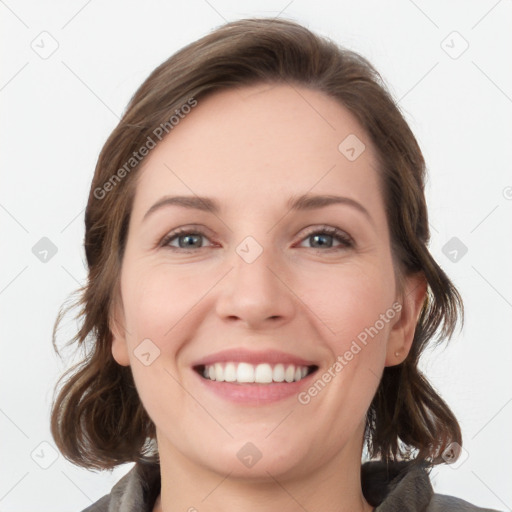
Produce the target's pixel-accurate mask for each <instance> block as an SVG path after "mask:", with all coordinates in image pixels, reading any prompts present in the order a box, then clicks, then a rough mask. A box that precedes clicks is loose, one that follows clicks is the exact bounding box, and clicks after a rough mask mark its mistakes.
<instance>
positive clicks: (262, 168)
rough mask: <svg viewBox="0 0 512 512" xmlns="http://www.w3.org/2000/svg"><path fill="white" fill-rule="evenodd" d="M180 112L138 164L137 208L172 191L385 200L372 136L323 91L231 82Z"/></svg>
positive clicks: (268, 198)
mask: <svg viewBox="0 0 512 512" xmlns="http://www.w3.org/2000/svg"><path fill="white" fill-rule="evenodd" d="M180 117H181V118H180V120H179V123H177V124H176V125H174V127H173V128H172V130H171V131H170V133H169V135H167V136H166V137H165V138H163V140H162V141H161V142H158V143H157V144H156V147H155V148H154V149H152V150H151V152H150V153H149V154H148V156H147V157H146V158H145V160H144V162H143V164H142V166H141V168H140V169H139V171H138V172H139V176H138V183H137V191H136V196H135V204H134V210H139V209H141V208H147V207H149V206H150V204H152V203H153V202H154V201H155V200H156V199H157V198H158V197H160V196H161V195H163V194H166V193H177V194H186V195H191V194H197V195H202V196H211V197H216V198H219V200H220V201H221V202H222V201H226V200H229V201H231V202H233V203H237V204H238V207H239V208H243V207H244V206H248V205H249V204H250V203H251V202H252V201H254V203H258V204H259V205H260V206H261V207H262V206H263V205H264V204H267V205H269V207H270V205H272V204H274V205H275V204H276V203H277V202H281V203H282V204H283V205H284V204H285V202H286V200H287V198H288V197H289V196H290V195H294V194H295V195H297V194H303V193H306V192H310V193H318V194H321V193H323V194H328V193H334V192H339V193H344V194H345V195H352V196H353V197H354V199H356V198H357V200H359V201H362V202H365V201H366V202H370V203H371V202H375V201H376V200H378V197H377V196H378V195H379V181H378V171H377V158H376V154H375V152H374V148H373V146H372V144H371V142H370V140H369V136H368V135H367V134H366V132H365V131H364V130H363V128H362V127H361V126H360V124H359V123H358V122H357V120H356V118H355V117H354V116H353V115H352V114H351V113H350V112H349V111H348V109H346V108H345V107H344V106H343V105H341V104H340V103H339V102H338V101H337V100H336V99H333V98H331V97H329V96H327V95H325V94H324V93H322V92H319V91H316V90H311V89H307V88H305V87H299V86H295V85H294V86H290V85H275V84H271V85H269V84H259V85H255V86H249V87H242V88H236V89H234V88H231V89H227V90H223V91H221V92H216V93H214V94H212V95H211V96H208V97H206V98H205V99H200V100H198V104H197V106H196V107H194V108H193V109H191V111H190V112H189V113H188V114H187V115H183V116H180ZM261 201H263V202H261ZM253 206H254V205H253ZM137 213H138V214H139V215H141V212H137Z"/></svg>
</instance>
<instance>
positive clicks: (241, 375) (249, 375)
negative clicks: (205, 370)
mask: <svg viewBox="0 0 512 512" xmlns="http://www.w3.org/2000/svg"><path fill="white" fill-rule="evenodd" d="M215 366H217V365H215ZM236 380H237V382H254V366H253V365H252V364H247V363H240V364H239V365H238V368H237V370H236Z"/></svg>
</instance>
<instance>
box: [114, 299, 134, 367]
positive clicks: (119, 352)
mask: <svg viewBox="0 0 512 512" xmlns="http://www.w3.org/2000/svg"><path fill="white" fill-rule="evenodd" d="M109 328H110V332H111V333H112V356H113V357H114V359H115V360H116V362H117V363H119V364H120V365H121V366H130V358H129V357H128V345H127V341H126V328H125V318H124V308H123V306H122V303H121V300H119V299H118V298H117V297H116V299H115V300H114V304H113V307H112V310H111V312H110V315H109Z"/></svg>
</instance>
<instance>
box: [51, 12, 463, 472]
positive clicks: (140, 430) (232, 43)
mask: <svg viewBox="0 0 512 512" xmlns="http://www.w3.org/2000/svg"><path fill="white" fill-rule="evenodd" d="M258 83H268V84H278V83H282V84H289V85H291V86H293V87H295V86H302V87H308V88H311V89H314V90H317V91H320V92H323V93H325V94H326V95H328V96H329V97H332V98H334V99H335V100H336V101H338V102H339V103H340V104H342V105H343V106H344V107H346V108H347V109H348V110H349V111H350V112H351V113H352V114H353V115H354V116H355V117H356V119H357V120H358V121H359V123H360V124H361V125H362V127H363V128H364V129H365V131H366V133H367V135H368V136H369V137H370V140H371V141H372V143H373V145H374V147H375V148H376V153H377V155H378V159H379V173H380V179H381V183H382V190H383V196H384V200H385V205H386V214H387V220H388V225H389V229H390V239H391V246H392V253H393V258H394V262H395V267H396V268H395V271H396V275H397V279H398V282H401V276H405V275H408V274H410V273H417V272H419V273H422V274H423V275H424V276H425V278H426V281H427V283H428V287H427V297H426V300H425V303H424V304H423V308H422V310H421V314H420V317H419V319H418V323H417V326H416V330H415V334H414V340H413V343H412V347H411V350H410V352H409V354H408V356H407V358H406V359H405V361H404V362H403V363H402V364H399V365H396V366H391V367H386V368H384V373H383V376H382V379H381V382H380V384H379V387H378V390H377V392H376V394H375V396H374V398H373V400H372V403H371V405H370V407H369V409H368V412H367V415H366V430H365V440H366V442H367V446H368V450H369V455H370V457H371V458H382V459H384V460H387V461H390V460H397V459H406V460H411V461H412V460H415V461H428V462H430V463H431V464H439V463H442V462H443V460H444V459H443V456H442V454H443V451H444V450H445V449H446V448H447V446H448V445H449V444H450V443H452V442H457V443H459V445H461V444H462V436H461V431H460V427H459V424H458V422H457V419H456V418H455V416H454V414H453V413H452V411H451V410H450V408H449V407H448V405H447V404H446V403H445V402H444V401H443V400H442V398H441V397H440V396H439V395H438V393H437V392H436V391H435V390H434V389H433V388H432V387H431V385H430V384H429V383H428V381H427V380H426V379H425V377H424V376H423V374H422V373H421V372H420V371H419V369H418V361H419V358H420V355H421V353H422V352H423V350H424V348H425V347H426V345H427V344H428V343H429V342H431V341H434V342H436V343H439V342H441V341H443V340H448V339H449V338H450V337H451V336H452V334H453V332H454V329H455V327H456V323H457V320H458V319H459V318H460V319H461V320H462V314H463V304H462V300H461V298H460V295H459V294H458V292H457V290H456V288H455V287H454V286H453V285H452V283H451V282H450V280H449V278H448V277H447V276H446V274H445V273H444V272H443V270H442V269H441V268H440V267H439V265H438V264H437V263H436V261H435V260H434V259H433V257H432V256H431V254H430V252H429V250H428V248H427V246H428V243H429V238H430V233H429V224H428V217H427V208H426V202H425V195H424V179H425V162H424V158H423V156H422V153H421V150H420V148H419V146H418V143H417V141H416V139H415V137H414V135H413V133H412V132H411V130H410V128H409V126H408V125H407V123H406V121H405V120H404V118H403V116H402V114H401V112H400V110H399V108H398V107H397V105H396V104H395V102H394V101H393V99H392V97H391V95H390V93H389V92H388V90H387V88H386V86H385V84H384V83H383V81H382V78H381V77H380V75H379V74H378V73H377V71H376V70H375V69H374V68H373V66H372V65H371V64H370V63H369V62H368V61H367V60H366V59H364V58H363V57H361V56H360V55H358V54H357V53H355V52H352V51H349V50H347V49H344V48H341V47H340V46H338V45H337V44H335V43H334V42H333V41H331V40H329V39H327V38H323V37H319V36H317V35H315V34H313V33H312V32H310V31H309V30H308V29H306V28H305V27H303V26H301V25H299V24H296V23H295V22H292V21H287V20H283V19H265V18H259V19H245V20H239V21H235V22H231V23H227V24H226V25H224V26H222V27H220V28H218V29H217V30H215V31H213V32H212V33H210V34H208V35H206V36H205V37H203V38H201V39H199V40H198V41H196V42H193V43H191V44H189V45H188V46H186V47H184V48H183V49H181V50H180V51H178V52H177V53H176V54H174V55H173V56H171V57H170V58H169V59H168V60H166V61H165V62H164V63H163V64H161V65H160V66H158V67H157V68H156V69H155V70H154V71H153V72H152V73H151V74H150V76H149V77H148V78H147V79H146V80H145V82H144V83H143V84H142V85H141V86H140V88H139V89H138V90H137V92H136V93H135V95H134V96H133V98H132V99H131V101H130V102H129V104H128V107H127V109H126V111H125V113H124V115H123V117H122V119H121V120H120V122H119V124H118V125H117V126H116V128H115V129H114V131H113V132H112V134H111V135H110V137H109V138H108V140H107V141H106V143H105V145H104V146H103V149H102V151H101V153H100V155H99V158H98V162H97V165H96V169H95V173H94V177H93V180H92V184H91V189H90V194H89V199H88V203H87V209H86V212H85V240H84V247H85V253H86V257H87V264H88V280H87V283H86V285H84V286H83V287H82V288H80V289H79V290H77V293H78V294H79V298H78V300H77V301H76V303H75V304H73V305H72V306H74V305H79V306H80V307H81V310H80V313H79V317H80V319H81V320H82V322H81V325H80V329H79V331H78V333H77V334H76V335H75V336H74V338H73V339H72V340H71V341H70V342H69V343H68V344H72V343H75V342H77V344H78V346H80V347H82V349H83V350H84V355H83V359H82V361H81V362H80V363H78V364H77V365H75V366H73V367H72V368H70V369H69V370H68V371H67V372H66V373H65V374H64V375H63V376H62V377H61V379H60V380H59V383H60V382H63V386H62V388H61V389H60V391H59V393H58V396H57V397H56V399H55V396H54V402H53V405H52V412H51V432H52V435H53V437H54V439H55V442H56V444H57V446H58V448H59V449H60V451H61V452H62V453H63V455H64V456H65V457H66V458H67V459H69V460H70V461H72V462H73V463H75V464H77V465H80V466H83V467H86V468H90V469H112V468H113V467H115V466H116V465H119V464H122V463H126V462H137V461H141V460H157V458H158V454H157V453H156V452H154V451H151V447H152V446H153V447H154V445H155V442H154V440H155V425H154V423H153V422H152V420H151V419H150V418H149V416H148V414H147V412H146V411H145V409H144V407H143V405H142V402H141V401H140V398H139V396H138V394H137V391H136V388H135V384H134V380H133V376H132V373H131V368H130V367H129V366H128V367H126V366H121V365H119V364H117V362H116V361H115V360H114V358H113V356H112V352H111V343H112V333H111V330H110V327H111V325H112V324H111V314H112V308H113V306H114V304H115V301H116V300H117V297H118V295H119V277H120V269H121V264H122V261H123V254H124V248H125V244H126V236H127V228H128V224H129V220H130V213H131V209H132V204H133V198H134V192H135V188H136V183H137V179H136V176H137V169H138V168H139V167H140V164H137V165H133V169H132V168H131V167H127V165H126V163H127V162H128V161H130V160H129V159H130V158H131V156H132V155H133V153H134V152H137V151H138V150H139V149H140V148H141V147H142V146H143V145H144V144H146V142H147V141H148V137H151V138H153V139H154V130H155V129H156V128H157V127H159V126H162V125H163V124H164V123H168V121H169V118H170V116H171V115H172V114H173V113H174V112H176V110H179V109H180V108H181V107H182V106H183V105H185V104H187V102H189V103H190V100H191V98H193V99H194V100H195V101H197V102H199V103H200V102H201V100H202V99H204V98H205V97H206V96H207V95H209V94H212V93H213V92H215V91H219V90H222V89H226V88H229V87H242V86H245V85H254V84H258ZM167 126H168V125H167ZM340 142H341V141H340ZM132 164H133V162H132ZM132 164H130V165H132ZM120 169H125V172H124V173H120V172H119V170H120ZM116 174H117V177H118V178H119V177H120V176H121V175H122V179H116V180H115V181H113V177H114V175H116ZM107 182H109V183H111V186H109V187H106V186H105V184H106V183H107ZM107 188H108V192H105V191H106V190H107ZM99 190H102V191H103V192H102V193H101V194H100V193H99V192H98V191H99ZM63 315H64V312H63V309H62V308H61V309H60V311H59V315H58V317H57V319H56V322H55V326H54V331H53V344H54V347H55V350H56V351H57V353H58V349H57V347H56V344H55V339H56V332H57V328H58V326H59V324H60V322H61V320H62V318H63ZM56 391H57V386H56V389H55V392H56ZM413 454H414V455H415V457H413V456H412V455H413Z"/></svg>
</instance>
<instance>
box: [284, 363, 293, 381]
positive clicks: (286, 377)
mask: <svg viewBox="0 0 512 512" xmlns="http://www.w3.org/2000/svg"><path fill="white" fill-rule="evenodd" d="M294 377H295V366H293V365H290V366H288V368H286V371H285V372H284V380H285V381H286V382H293V378H294Z"/></svg>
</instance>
